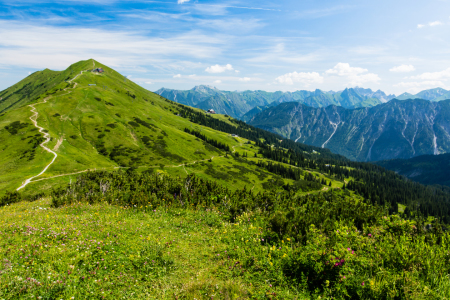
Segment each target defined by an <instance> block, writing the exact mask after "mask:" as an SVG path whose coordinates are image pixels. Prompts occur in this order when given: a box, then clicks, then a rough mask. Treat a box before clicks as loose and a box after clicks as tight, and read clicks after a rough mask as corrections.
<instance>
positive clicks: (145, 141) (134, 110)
mask: <svg viewBox="0 0 450 300" xmlns="http://www.w3.org/2000/svg"><path fill="white" fill-rule="evenodd" d="M99 67H100V68H103V69H104V71H105V72H104V73H98V72H91V71H92V70H93V69H94V68H99ZM69 70H70V71H69ZM70 73H72V75H73V77H72V79H73V78H75V79H73V80H72V79H69V80H68V81H69V82H66V79H67V78H65V75H64V76H62V74H70ZM58 76H60V81H59V82H57V81H56V82H55V85H54V87H53V88H52V89H50V90H47V91H46V92H44V93H43V94H41V95H39V96H38V97H36V99H35V100H34V101H31V102H29V103H33V106H34V107H35V109H36V111H37V112H38V118H37V123H38V125H39V126H41V127H43V128H44V129H45V131H46V132H48V134H49V135H50V138H51V140H50V141H49V142H48V143H47V144H45V146H46V147H48V148H49V149H53V151H54V152H55V153H56V154H57V155H58V157H57V158H56V159H55V162H54V163H53V164H51V165H50V166H49V168H48V169H47V170H46V172H45V173H44V174H42V175H41V176H38V177H36V178H33V180H32V181H31V183H30V184H29V185H27V186H26V187H25V189H24V191H25V193H29V192H30V193H31V192H33V193H34V192H36V190H37V191H41V190H42V191H45V190H46V189H48V188H50V187H51V186H53V185H54V184H61V183H63V182H69V181H70V180H72V178H75V177H76V173H79V172H85V171H87V170H88V169H91V170H93V169H102V170H110V171H113V170H116V169H118V168H129V167H133V168H137V169H138V170H139V171H151V172H153V171H158V172H164V173H166V174H172V175H176V176H178V175H186V174H188V173H196V174H199V176H204V177H205V178H209V179H215V180H218V181H219V182H222V183H224V184H227V185H229V186H231V187H234V188H242V187H244V186H250V187H251V188H253V189H254V190H255V191H260V190H262V189H263V186H264V185H267V184H268V182H272V181H275V182H280V180H281V182H282V183H283V184H287V183H292V180H291V179H287V178H286V179H281V178H280V177H279V176H278V175H275V174H272V173H269V172H267V171H265V170H261V169H260V168H259V167H257V166H256V165H255V163H254V162H252V161H251V160H246V159H242V158H239V157H236V156H234V155H228V154H231V153H233V152H235V151H236V152H237V153H238V154H239V153H240V154H241V155H244V154H245V155H246V156H249V157H254V155H255V153H257V152H258V148H257V147H256V146H255V143H254V142H253V143H252V142H249V141H248V140H247V139H245V138H240V137H238V138H235V137H232V136H231V134H229V133H223V132H220V131H216V130H212V129H210V128H207V127H205V126H199V125H197V124H194V123H192V122H191V121H190V120H189V119H187V118H185V117H183V116H182V114H184V113H183V109H184V108H183V107H184V106H182V105H179V104H177V103H174V102H171V101H168V100H166V99H165V98H162V97H160V96H158V95H156V94H154V93H152V92H149V91H147V90H145V89H143V88H141V87H140V86H138V85H136V84H135V83H133V82H132V81H130V80H127V79H126V78H125V77H123V76H122V75H120V74H119V73H117V72H116V71H114V70H112V69H110V68H108V67H107V66H105V65H102V64H100V63H98V62H96V61H93V60H90V61H85V62H80V63H77V64H74V65H72V66H70V67H69V68H68V70H66V71H63V72H59V75H58ZM55 80H56V79H55ZM30 82H31V81H30ZM20 84H21V83H19V84H18V85H20ZM10 89H11V90H14V89H15V86H13V87H11V88H10ZM36 93H37V92H36ZM31 110H32V107H30V106H26V105H22V106H21V107H19V108H16V109H14V108H9V109H8V111H7V112H5V113H3V114H1V116H0V140H1V141H7V142H2V143H1V144H2V146H1V151H2V155H3V157H4V159H3V160H2V162H1V171H0V191H1V194H4V193H5V192H6V191H7V190H10V191H11V190H14V189H16V188H18V187H20V186H21V183H23V182H24V181H25V180H26V179H28V178H30V177H32V176H35V175H37V174H39V173H40V172H41V171H42V170H43V169H44V168H45V167H46V166H47V165H48V164H49V163H50V162H51V161H52V159H53V157H54V155H53V154H51V153H49V152H48V151H46V150H44V149H43V148H42V147H39V144H40V143H42V142H43V141H45V138H44V134H45V132H43V133H40V132H39V131H38V129H37V128H36V127H34V125H33V123H32V122H31V120H30V119H29V117H30V116H32V115H33V113H32V112H31ZM194 111H196V112H198V113H201V114H203V115H205V114H204V113H203V112H202V111H201V110H194ZM215 118H216V119H217V120H220V121H222V122H228V123H229V124H232V122H230V120H231V119H230V118H229V117H224V116H221V115H217V116H215ZM185 128H188V129H191V130H196V131H199V132H201V133H202V134H203V135H205V136H206V137H208V138H210V139H213V140H218V141H221V142H222V143H225V144H227V145H228V147H229V149H230V151H228V152H229V153H228V154H227V153H226V151H224V150H223V149H219V148H217V147H214V146H212V145H211V144H210V143H207V142H205V141H203V140H200V139H198V138H196V137H195V136H192V135H191V134H188V133H186V132H185ZM261 159H263V158H261ZM71 174H72V175H71ZM231 174H235V175H231ZM283 184H281V185H283Z"/></svg>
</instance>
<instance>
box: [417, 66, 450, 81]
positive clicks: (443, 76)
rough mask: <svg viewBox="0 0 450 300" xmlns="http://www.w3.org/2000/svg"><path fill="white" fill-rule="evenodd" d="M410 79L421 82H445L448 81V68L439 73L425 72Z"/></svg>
mask: <svg viewBox="0 0 450 300" xmlns="http://www.w3.org/2000/svg"><path fill="white" fill-rule="evenodd" d="M411 78H412V79H422V80H447V79H450V68H448V69H445V70H443V71H439V72H426V73H423V74H420V75H417V76H412V77H411Z"/></svg>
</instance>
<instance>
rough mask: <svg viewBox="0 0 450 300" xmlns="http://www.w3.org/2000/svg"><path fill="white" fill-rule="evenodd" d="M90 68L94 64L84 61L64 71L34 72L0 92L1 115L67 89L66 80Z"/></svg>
mask: <svg viewBox="0 0 450 300" xmlns="http://www.w3.org/2000/svg"><path fill="white" fill-rule="evenodd" d="M89 64H91V65H89ZM88 68H93V67H92V63H91V62H87V61H82V62H79V63H76V64H74V65H72V66H70V67H69V68H68V69H66V70H64V71H51V70H49V69H45V70H43V71H37V72H34V73H33V74H31V75H29V76H28V77H27V78H25V79H23V80H21V81H20V82H18V83H17V84H15V85H13V86H11V87H9V88H7V89H6V90H3V91H1V92H0V113H2V112H5V111H7V110H11V109H14V108H18V107H20V106H23V105H25V104H27V103H31V102H33V101H35V100H36V99H38V98H39V96H40V95H42V94H44V93H46V92H48V91H50V90H53V92H56V91H58V90H60V89H62V88H65V87H67V84H65V80H69V79H70V78H73V77H74V76H75V75H76V74H77V73H78V72H79V71H80V70H85V69H88Z"/></svg>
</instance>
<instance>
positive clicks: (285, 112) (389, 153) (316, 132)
mask: <svg viewBox="0 0 450 300" xmlns="http://www.w3.org/2000/svg"><path fill="white" fill-rule="evenodd" d="M449 116H450V100H449V101H441V102H430V101H426V100H406V101H399V100H392V101H390V102H388V103H385V104H381V105H378V106H375V107H370V108H361V109H353V110H350V109H345V108H342V107H337V106H329V107H326V108H313V107H308V106H305V105H302V104H299V103H294V102H290V103H283V104H280V105H278V106H276V107H272V108H268V109H266V110H264V111H262V112H261V113H259V114H257V115H255V116H254V117H253V119H252V120H251V121H249V124H250V125H253V126H257V127H259V128H263V129H266V130H269V131H272V132H276V133H279V134H281V135H283V136H285V137H287V138H290V139H293V140H296V141H298V142H301V143H306V144H309V145H314V146H319V147H327V148H329V149H331V150H332V151H333V152H335V153H339V154H341V155H344V156H346V157H349V158H351V159H354V160H359V161H376V160H385V159H393V158H410V157H414V156H418V155H424V154H438V153H446V152H449V151H450V134H449V132H450V118H449ZM435 137H436V138H435Z"/></svg>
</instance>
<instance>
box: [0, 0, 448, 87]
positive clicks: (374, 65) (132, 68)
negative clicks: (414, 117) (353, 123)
mask: <svg viewBox="0 0 450 300" xmlns="http://www.w3.org/2000/svg"><path fill="white" fill-rule="evenodd" d="M449 37H450V0H439V1H438V0H429V1H403V0H401V1H385V0H378V1H365V0H359V1H350V0H344V1H328V0H322V1H312V0H306V1H301V0H297V1H290V0H288V1H253V0H246V1H239V0H236V1H214V0H205V1H203V0H170V1H112V0H89V1H87V0H73V1H32V0H28V1H26V0H25V1H22V0H14V1H0V90H3V89H5V88H7V87H8V86H10V85H12V84H14V83H16V82H17V81H19V80H21V79H22V78H24V77H26V76H27V75H28V74H29V73H30V72H34V71H36V70H40V69H44V68H50V69H54V70H62V69H65V68H67V67H68V66H69V65H70V64H72V63H74V62H77V61H79V60H83V59H89V58H94V59H96V60H98V61H100V62H102V63H104V64H106V65H108V66H110V67H112V68H115V69H116V70H117V71H119V72H121V73H122V74H124V75H127V76H129V78H130V79H131V80H133V81H135V82H137V83H139V84H141V85H142V86H144V87H145V88H147V89H149V90H152V91H155V90H157V89H159V88H161V87H166V88H175V89H190V88H192V87H194V86H195V85H199V84H207V85H213V86H216V87H217V88H219V89H223V90H246V89H250V90H256V89H260V90H267V91H276V90H283V91H295V90H300V89H307V90H314V89H316V88H319V89H323V90H342V89H344V88H345V87H353V86H361V87H366V88H372V89H374V90H377V89H381V90H383V91H385V92H387V93H395V94H396V95H398V94H401V93H403V92H411V93H416V92H418V91H420V90H423V89H428V88H434V87H443V88H446V89H450V38H449Z"/></svg>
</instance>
